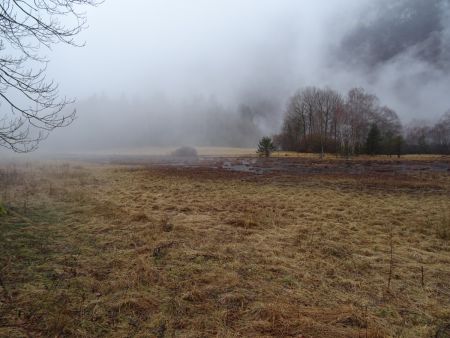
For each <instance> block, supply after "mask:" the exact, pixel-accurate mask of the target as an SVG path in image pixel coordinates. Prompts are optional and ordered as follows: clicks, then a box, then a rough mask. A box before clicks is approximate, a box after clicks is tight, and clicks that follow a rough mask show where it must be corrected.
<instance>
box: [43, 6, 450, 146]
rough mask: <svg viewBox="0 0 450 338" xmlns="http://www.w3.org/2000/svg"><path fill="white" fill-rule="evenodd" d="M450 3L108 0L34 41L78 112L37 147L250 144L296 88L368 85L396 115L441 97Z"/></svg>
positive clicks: (437, 109) (432, 112)
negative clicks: (84, 18)
mask: <svg viewBox="0 0 450 338" xmlns="http://www.w3.org/2000/svg"><path fill="white" fill-rule="evenodd" d="M449 13H450V11H449V1H448V0H396V1H388V0H378V1H369V0H345V1H344V0H326V1H325V0H321V1H306V0H304V1H298V0H296V1H294V0H283V1H280V0H272V1H269V0H258V1H256V0H248V1H237V0H227V1H225V0H216V1H208V0H195V1H183V0H145V1H144V0H128V1H126V2H124V1H119V0H107V1H106V2H105V3H103V4H102V5H101V6H99V7H97V8H92V9H88V13H87V14H88V22H89V27H88V29H87V30H85V31H84V32H83V33H82V34H81V35H80V36H79V40H80V41H86V46H85V47H83V48H73V47H70V46H64V45H62V44H60V45H57V46H55V47H54V48H53V50H52V51H44V52H45V53H46V54H48V56H49V58H50V60H51V62H50V63H49V65H48V77H49V78H54V79H55V80H57V81H58V82H59V84H60V91H61V93H62V94H64V95H67V96H69V97H76V99H77V103H76V104H75V107H76V108H77V115H78V118H77V120H76V121H75V122H74V123H73V124H72V125H71V126H69V127H67V128H65V129H61V130H57V131H55V132H53V133H52V134H51V135H50V137H49V138H48V139H47V140H46V141H45V142H44V143H43V144H42V145H41V148H42V149H44V150H49V149H51V150H58V151H84V150H92V149H106V148H108V147H110V148H114V147H123V148H126V147H130V148H131V147H144V146H151V145H180V144H190V145H215V146H218V145H223V146H254V145H255V144H256V143H257V140H258V138H259V137H260V136H261V135H264V134H273V133H276V132H278V128H279V126H280V123H281V120H282V117H283V113H284V109H285V106H286V101H287V99H288V98H289V97H290V96H291V95H292V94H293V93H294V92H295V91H296V90H298V89H299V88H301V87H304V86H311V85H315V86H329V87H332V88H333V89H336V90H338V91H339V92H341V93H343V94H345V92H346V91H347V90H348V89H350V88H352V87H364V88H366V89H367V90H368V91H369V92H372V93H374V94H376V95H378V96H379V98H380V100H381V101H382V102H383V104H386V105H388V106H390V107H392V108H393V109H394V110H395V111H396V112H397V113H398V115H399V116H400V117H401V118H402V120H403V121H404V122H408V121H410V120H412V119H431V120H433V119H436V118H438V117H439V116H440V115H441V114H442V113H444V112H445V111H447V110H448V109H449V108H450V102H449V101H450V100H449V95H448V90H449V88H450V77H449V76H448V75H449V71H450V61H449V60H450V39H449V38H450V20H449V19H450V17H449Z"/></svg>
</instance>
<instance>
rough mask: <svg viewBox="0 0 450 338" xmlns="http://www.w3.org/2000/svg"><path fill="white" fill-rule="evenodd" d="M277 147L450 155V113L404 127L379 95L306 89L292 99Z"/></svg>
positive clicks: (343, 152)
mask: <svg viewBox="0 0 450 338" xmlns="http://www.w3.org/2000/svg"><path fill="white" fill-rule="evenodd" d="M274 143H275V144H276V145H277V147H278V148H280V149H282V150H288V151H298V152H317V153H320V154H321V156H323V154H324V153H326V152H328V153H336V154H341V155H343V156H352V155H357V154H370V155H376V154H386V155H398V156H400V155H401V154H402V153H441V154H449V153H450V111H449V112H447V113H446V114H444V115H443V116H442V118H441V119H440V120H439V121H438V122H437V123H436V124H435V125H434V126H426V125H418V124H416V125H411V126H408V127H406V128H404V127H403V126H402V123H401V121H400V119H399V117H398V115H397V114H396V112H395V111H394V110H392V109H391V108H389V107H387V106H384V105H381V103H380V100H379V99H378V97H377V96H376V95H373V94H370V93H367V92H366V91H365V90H364V89H363V88H353V89H351V90H350V91H349V92H348V93H347V94H346V95H345V96H344V95H342V94H340V93H338V92H337V91H335V90H333V89H330V88H317V87H307V88H304V89H302V90H299V91H298V92H296V93H295V94H294V95H293V96H292V97H291V98H290V100H289V102H288V105H287V109H286V112H285V116H284V120H283V124H282V128H281V132H280V133H279V134H278V135H275V136H274Z"/></svg>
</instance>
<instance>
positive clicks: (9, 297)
mask: <svg viewBox="0 0 450 338" xmlns="http://www.w3.org/2000/svg"><path fill="white" fill-rule="evenodd" d="M4 172H9V173H10V176H8V177H9V181H8V182H9V184H7V185H5V184H4V185H3V186H2V189H3V191H0V196H1V199H2V200H3V203H4V204H5V205H6V206H7V208H8V215H6V216H3V217H1V218H0V231H1V238H0V277H1V281H2V286H0V336H1V337H27V336H29V337H55V336H61V337H62V336H64V337H95V336H111V337H131V336H133V337H389V336H395V337H429V336H431V335H435V334H436V332H438V330H445V327H446V325H448V324H449V323H450V221H449V220H450V213H449V210H450V198H449V196H450V178H449V175H448V174H446V173H441V174H438V173H434V174H433V173H417V174H414V175H413V174H411V175H409V176H402V177H399V178H395V177H394V178H390V179H386V178H380V177H352V176H344V175H340V176H336V177H335V176H330V175H328V176H321V175H308V176H301V177H296V178H295V177H289V176H283V175H281V174H280V175H266V176H253V175H250V174H238V173H225V172H222V171H213V170H209V169H198V168H197V169H189V168H145V167H138V166H134V167H133V166H120V167H119V166H108V165H104V166H100V165H88V164H81V165H79V164H65V165H61V164H49V163H40V164H39V163H37V164H33V165H21V166H18V167H10V168H4ZM389 280H390V282H389Z"/></svg>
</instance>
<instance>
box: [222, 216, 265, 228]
mask: <svg viewBox="0 0 450 338" xmlns="http://www.w3.org/2000/svg"><path fill="white" fill-rule="evenodd" d="M227 224H229V225H232V226H234V227H237V228H244V229H252V228H257V227H259V224H258V223H256V222H255V221H254V220H253V219H247V218H246V219H242V218H237V219H232V220H229V221H227Z"/></svg>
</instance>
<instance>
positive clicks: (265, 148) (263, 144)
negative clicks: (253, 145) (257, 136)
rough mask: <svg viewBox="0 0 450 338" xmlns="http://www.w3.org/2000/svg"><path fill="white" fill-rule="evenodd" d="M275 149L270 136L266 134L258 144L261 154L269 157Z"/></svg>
mask: <svg viewBox="0 0 450 338" xmlns="http://www.w3.org/2000/svg"><path fill="white" fill-rule="evenodd" d="M274 150H275V146H274V144H273V141H272V139H271V138H270V137H268V136H264V137H263V138H262V139H261V140H260V141H259V144H258V150H257V151H256V152H257V153H258V154H259V156H265V157H269V156H270V154H271V153H272V152H273V151H274Z"/></svg>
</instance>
